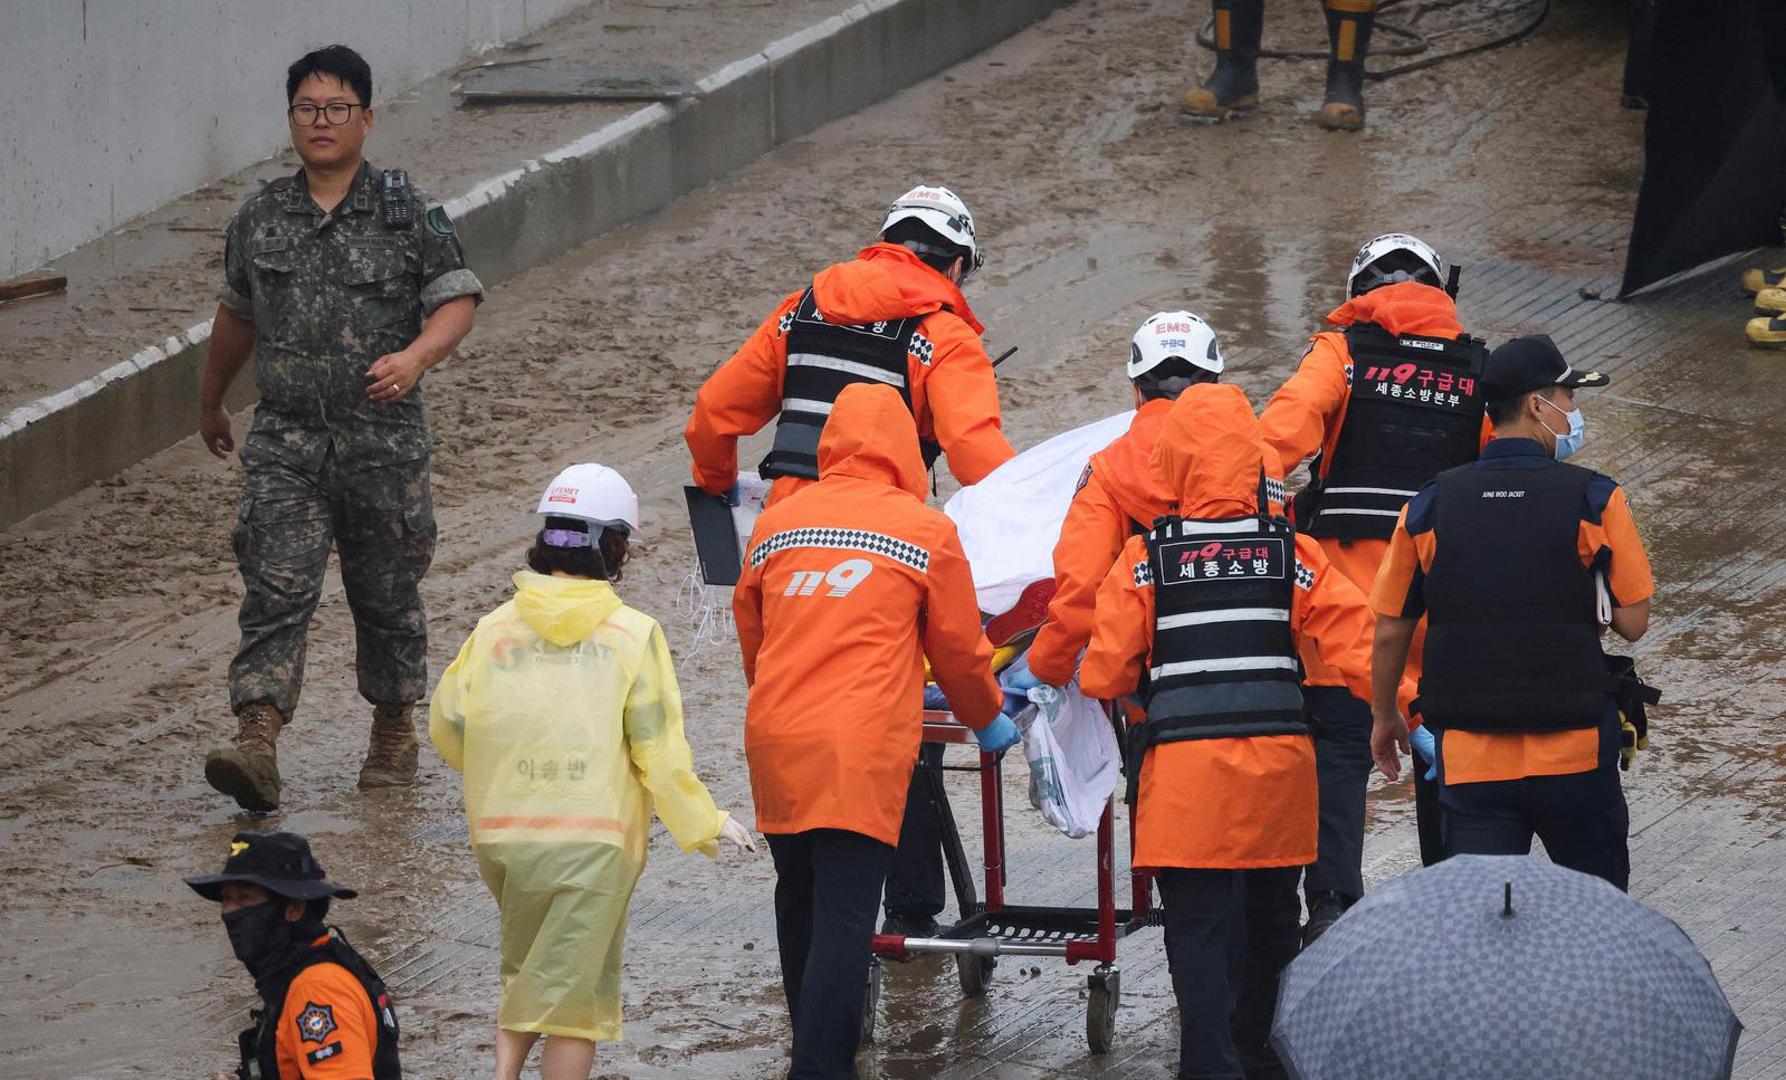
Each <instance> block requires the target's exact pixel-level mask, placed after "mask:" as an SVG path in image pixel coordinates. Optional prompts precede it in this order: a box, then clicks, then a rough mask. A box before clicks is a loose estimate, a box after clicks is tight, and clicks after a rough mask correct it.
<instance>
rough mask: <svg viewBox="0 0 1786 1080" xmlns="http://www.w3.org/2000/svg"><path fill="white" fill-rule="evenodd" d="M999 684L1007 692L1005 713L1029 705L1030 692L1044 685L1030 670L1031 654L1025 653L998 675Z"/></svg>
mask: <svg viewBox="0 0 1786 1080" xmlns="http://www.w3.org/2000/svg"><path fill="white" fill-rule="evenodd" d="M998 684H999V686H1000V687H1002V688H1003V689H1004V691H1005V711H1006V712H1017V711H1018V710H1020V709H1022V708H1023V707H1024V706H1026V705H1028V704H1029V691H1030V690H1031V689H1032V688H1034V687H1037V686H1041V685H1042V680H1040V679H1038V678H1036V677H1035V675H1034V674H1032V673H1031V672H1030V670H1029V654H1028V653H1024V654H1023V655H1022V656H1019V657H1018V658H1017V659H1015V660H1013V661H1012V662H1011V664H1010V666H1008V667H1006V668H1005V670H1003V671H1001V672H999V673H998Z"/></svg>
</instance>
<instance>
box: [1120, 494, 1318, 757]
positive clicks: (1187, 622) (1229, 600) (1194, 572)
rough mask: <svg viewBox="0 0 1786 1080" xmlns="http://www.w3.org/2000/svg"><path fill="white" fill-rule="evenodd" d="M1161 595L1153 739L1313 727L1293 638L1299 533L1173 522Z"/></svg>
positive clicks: (1161, 543) (1158, 534) (1161, 560)
mask: <svg viewBox="0 0 1786 1080" xmlns="http://www.w3.org/2000/svg"><path fill="white" fill-rule="evenodd" d="M1147 560H1148V561H1147V565H1146V567H1145V568H1141V573H1142V574H1143V575H1144V576H1145V577H1147V578H1149V579H1151V580H1152V583H1153V589H1154V627H1153V646H1152V649H1151V652H1150V658H1149V664H1150V667H1149V670H1148V685H1147V695H1146V698H1147V718H1148V723H1147V727H1148V728H1149V729H1150V732H1149V736H1148V741H1149V742H1172V741H1177V740H1180V739H1203V738H1220V737H1232V736H1237V735H1282V734H1297V733H1301V732H1304V731H1306V730H1307V729H1306V727H1305V726H1304V724H1303V719H1302V692H1301V690H1300V689H1299V688H1298V686H1297V671H1298V668H1297V661H1296V642H1295V638H1294V637H1293V635H1292V634H1291V633H1290V604H1291V598H1292V595H1293V589H1294V587H1295V568H1296V534H1295V532H1294V530H1292V529H1291V528H1290V526H1289V525H1288V524H1287V523H1285V522H1282V521H1278V520H1274V519H1270V518H1266V519H1261V518H1258V517H1252V516H1249V517H1244V518H1237V519H1230V520H1224V521H1186V520H1183V519H1180V518H1164V519H1162V520H1161V521H1160V522H1159V523H1158V524H1157V525H1156V526H1155V527H1154V528H1153V529H1152V530H1151V531H1150V532H1149V533H1148V534H1147Z"/></svg>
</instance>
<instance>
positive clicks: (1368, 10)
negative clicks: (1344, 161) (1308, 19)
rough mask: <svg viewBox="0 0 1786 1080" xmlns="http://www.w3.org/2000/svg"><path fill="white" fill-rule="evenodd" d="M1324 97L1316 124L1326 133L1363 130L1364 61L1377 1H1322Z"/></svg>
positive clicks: (1368, 49)
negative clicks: (1325, 76)
mask: <svg viewBox="0 0 1786 1080" xmlns="http://www.w3.org/2000/svg"><path fill="white" fill-rule="evenodd" d="M1322 6H1323V8H1324V9H1325V11H1326V14H1327V48H1328V53H1327V97H1326V99H1325V100H1324V101H1322V103H1321V115H1320V117H1319V123H1320V125H1321V126H1322V127H1324V128H1326V129H1327V130H1328V131H1357V130H1359V129H1360V128H1362V127H1364V58H1365V56H1367V55H1368V54H1369V53H1370V44H1371V28H1372V27H1374V26H1375V25H1376V22H1377V0H1325V3H1324V4H1323V5H1322Z"/></svg>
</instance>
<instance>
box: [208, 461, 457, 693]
mask: <svg viewBox="0 0 1786 1080" xmlns="http://www.w3.org/2000/svg"><path fill="white" fill-rule="evenodd" d="M242 460H243V464H244V466H245V469H246V473H247V477H246V481H245V483H244V485H243V491H242V499H241V503H240V506H239V507H238V511H237V520H236V529H235V533H234V536H233V538H232V542H233V546H234V547H235V552H236V562H237V565H238V566H239V567H240V568H241V571H242V584H243V586H244V587H245V589H246V595H244V596H243V598H242V609H241V613H240V616H239V619H238V621H239V622H240V624H241V628H242V643H241V647H240V648H239V649H238V650H237V652H236V656H235V659H234V660H232V661H231V662H230V669H229V683H230V708H231V710H232V711H235V712H240V711H241V710H242V709H243V708H244V707H246V706H248V705H252V704H255V703H258V702H267V703H270V704H272V705H273V707H274V708H277V709H278V710H279V711H280V712H281V713H282V714H284V715H285V716H286V717H287V719H288V720H289V718H290V717H291V715H292V713H293V711H294V710H295V709H296V708H297V705H298V694H299V691H300V689H301V688H302V686H303V682H304V647H305V634H306V631H307V630H308V628H309V625H310V616H311V614H312V613H314V612H315V610H316V604H317V601H318V599H320V597H321V595H322V585H323V573H324V571H325V570H327V568H328V563H329V548H330V546H331V543H332V544H333V546H334V547H335V548H336V550H337V551H338V552H339V554H340V557H341V580H342V584H343V586H345V589H346V592H347V603H348V607H349V608H350V609H351V610H352V611H353V620H354V636H355V644H356V655H355V669H356V671H357V673H358V676H359V690H360V696H362V697H364V698H365V699H366V700H367V701H369V702H372V703H373V704H400V703H407V702H413V701H417V700H420V699H421V697H422V696H423V694H425V693H426V692H427V688H428V629H427V616H426V614H425V613H424V611H423V609H422V598H421V593H420V591H419V588H418V587H419V586H420V584H421V581H422V575H423V574H425V573H426V572H427V570H428V564H429V563H430V562H432V561H433V558H434V544H435V538H436V535H437V530H436V528H435V524H434V500H433V495H432V493H431V492H430V490H429V484H428V459H427V458H426V457H423V458H420V459H417V460H411V461H403V462H386V461H381V462H374V463H369V464H365V465H360V464H356V463H352V462H342V461H340V460H339V459H338V458H337V457H336V455H335V453H334V451H333V450H330V451H328V452H326V453H325V454H324V455H322V457H321V459H320V461H321V464H320V468H319V469H315V470H314V471H313V470H311V469H307V468H305V467H303V466H302V465H301V464H299V463H298V462H296V461H294V460H293V459H290V458H286V457H283V456H280V455H278V454H276V453H267V452H265V450H264V449H262V450H260V451H259V452H256V447H255V446H254V440H253V439H252V437H251V439H250V442H249V444H248V445H247V446H245V447H244V448H243V453H242Z"/></svg>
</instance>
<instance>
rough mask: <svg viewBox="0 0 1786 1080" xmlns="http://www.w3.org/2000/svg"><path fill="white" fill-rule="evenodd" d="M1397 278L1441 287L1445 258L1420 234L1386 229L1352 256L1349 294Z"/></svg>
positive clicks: (1358, 293) (1386, 283)
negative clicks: (1388, 231)
mask: <svg viewBox="0 0 1786 1080" xmlns="http://www.w3.org/2000/svg"><path fill="white" fill-rule="evenodd" d="M1398 281H1418V282H1420V283H1421V284H1422V285H1431V286H1432V287H1433V288H1435V289H1442V288H1444V287H1445V260H1444V259H1442V258H1440V257H1439V253H1438V252H1437V251H1434V250H1433V249H1432V246H1431V245H1430V244H1428V243H1427V242H1426V241H1424V240H1422V239H1420V238H1419V237H1418V236H1409V235H1408V234H1407V233H1385V234H1383V235H1382V236H1379V237H1376V238H1375V239H1373V240H1370V241H1368V242H1367V243H1366V244H1365V245H1364V246H1363V247H1361V248H1359V249H1358V254H1356V255H1354V256H1352V269H1351V272H1349V273H1348V274H1346V295H1347V296H1349V297H1350V296H1363V295H1364V294H1365V293H1367V292H1370V291H1371V290H1372V289H1379V288H1382V287H1383V286H1384V285H1393V284H1395V283H1396V282H1398Z"/></svg>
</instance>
